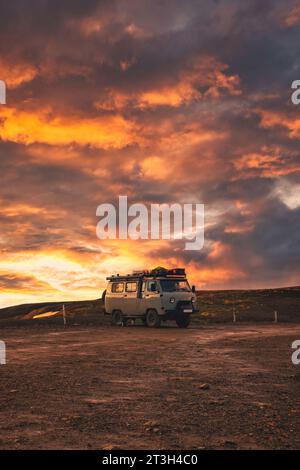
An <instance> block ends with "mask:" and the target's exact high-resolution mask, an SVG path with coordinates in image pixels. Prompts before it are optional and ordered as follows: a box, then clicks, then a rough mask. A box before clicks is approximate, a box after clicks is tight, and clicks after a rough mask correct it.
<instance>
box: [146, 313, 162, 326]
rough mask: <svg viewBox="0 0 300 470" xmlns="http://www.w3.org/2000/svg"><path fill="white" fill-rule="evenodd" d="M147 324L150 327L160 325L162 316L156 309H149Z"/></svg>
mask: <svg viewBox="0 0 300 470" xmlns="http://www.w3.org/2000/svg"><path fill="white" fill-rule="evenodd" d="M146 325H147V326H148V327H149V328H158V327H159V326H160V318H159V315H158V313H157V311H156V310H148V312H147V314H146Z"/></svg>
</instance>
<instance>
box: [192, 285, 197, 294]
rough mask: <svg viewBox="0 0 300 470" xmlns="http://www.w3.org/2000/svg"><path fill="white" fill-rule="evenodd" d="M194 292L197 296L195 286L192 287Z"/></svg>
mask: <svg viewBox="0 0 300 470" xmlns="http://www.w3.org/2000/svg"><path fill="white" fill-rule="evenodd" d="M192 292H193V294H195V292H196V287H195V286H192Z"/></svg>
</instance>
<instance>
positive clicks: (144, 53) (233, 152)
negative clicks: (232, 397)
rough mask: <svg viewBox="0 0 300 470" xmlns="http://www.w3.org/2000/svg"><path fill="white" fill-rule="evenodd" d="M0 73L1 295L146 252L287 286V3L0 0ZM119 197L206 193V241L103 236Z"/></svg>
mask: <svg viewBox="0 0 300 470" xmlns="http://www.w3.org/2000/svg"><path fill="white" fill-rule="evenodd" d="M0 79H1V80H4V81H5V82H6V85H7V105H0V200H1V212H0V224H1V225H0V227H1V232H0V250H1V256H0V307H1V306H7V305H14V304H19V303H27V302H35V301H36V302H37V301H49V300H77V299H89V298H97V297H99V295H100V293H101V291H102V289H103V288H104V286H105V282H106V281H105V277H106V276H107V275H109V274H113V273H116V272H119V273H127V272H129V271H130V270H132V269H138V268H151V267H155V266H157V265H162V266H166V267H175V266H179V267H186V270H187V273H188V275H189V278H190V280H191V282H192V283H194V284H196V286H197V287H198V288H199V289H201V288H205V289H208V288H213V289H215V288H263V287H278V286H289V285H299V284H300V277H299V275H300V171H299V170H300V145H299V144H300V105H299V106H295V105H293V104H292V103H291V92H292V90H291V84H292V82H293V81H294V80H297V79H299V80H300V5H299V1H292V0H286V1H285V2H283V1H282V0H272V1H269V0H266V1H263V2H262V1H261V0H259V1H258V0H226V1H225V0H224V1H221V0H187V1H182V0H181V1H180V0H165V1H163V0H160V1H158V0H115V1H114V0H109V1H108V0H107V1H106V0H80V1H79V0H60V1H59V0H27V1H25V0H24V1H23V0H14V1H10V2H7V1H5V0H0ZM119 195H128V198H129V200H130V202H131V203H134V202H144V203H145V204H146V205H149V204H151V203H164V202H166V203H169V204H171V203H174V202H189V201H199V202H202V203H204V204H205V212H206V219H205V220H206V226H205V245H204V248H203V249H202V250H201V251H185V250H184V249H183V246H184V244H183V243H182V242H181V241H151V240H145V241H132V240H125V241H118V240H106V241H101V240H99V239H98V238H97V237H96V224H97V221H98V219H97V217H96V208H97V206H98V205H99V204H101V203H106V202H110V203H116V202H117V198H118V196H119Z"/></svg>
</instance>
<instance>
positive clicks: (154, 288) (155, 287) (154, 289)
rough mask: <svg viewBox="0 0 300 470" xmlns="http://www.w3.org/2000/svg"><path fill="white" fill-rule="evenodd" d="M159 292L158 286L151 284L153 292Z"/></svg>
mask: <svg viewBox="0 0 300 470" xmlns="http://www.w3.org/2000/svg"><path fill="white" fill-rule="evenodd" d="M156 291H157V286H156V284H154V283H153V284H151V292H156Z"/></svg>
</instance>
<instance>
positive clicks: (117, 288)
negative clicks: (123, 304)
mask: <svg viewBox="0 0 300 470" xmlns="http://www.w3.org/2000/svg"><path fill="white" fill-rule="evenodd" d="M111 291H112V292H115V293H118V292H124V284H123V282H113V284H112V287H111Z"/></svg>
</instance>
